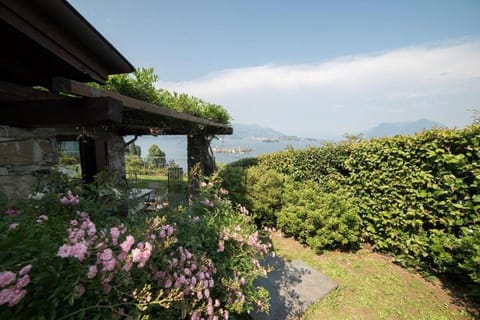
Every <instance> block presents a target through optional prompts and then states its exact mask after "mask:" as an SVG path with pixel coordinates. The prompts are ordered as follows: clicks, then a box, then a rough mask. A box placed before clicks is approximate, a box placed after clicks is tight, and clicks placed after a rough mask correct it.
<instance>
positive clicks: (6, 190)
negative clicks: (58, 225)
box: [0, 126, 58, 204]
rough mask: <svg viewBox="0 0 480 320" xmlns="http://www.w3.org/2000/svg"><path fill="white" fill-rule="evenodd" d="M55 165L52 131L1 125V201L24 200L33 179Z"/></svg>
mask: <svg viewBox="0 0 480 320" xmlns="http://www.w3.org/2000/svg"><path fill="white" fill-rule="evenodd" d="M57 162H58V155H57V142H56V139H55V129H22V128H15V127H8V126H0V199H3V200H5V199H7V200H8V203H9V204H14V203H15V202H16V201H18V200H20V199H24V198H26V197H27V196H28V194H29V193H30V191H31V188H32V186H33V185H34V184H35V182H36V179H37V178H36V176H37V175H42V174H48V172H49V171H50V168H51V167H52V166H53V165H55V164H56V163H57Z"/></svg>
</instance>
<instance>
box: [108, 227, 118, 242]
mask: <svg viewBox="0 0 480 320" xmlns="http://www.w3.org/2000/svg"><path fill="white" fill-rule="evenodd" d="M110 234H111V235H112V243H113V245H114V246H116V245H117V242H118V237H119V236H120V230H118V228H117V227H113V228H110Z"/></svg>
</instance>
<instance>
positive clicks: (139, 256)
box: [132, 248, 142, 262]
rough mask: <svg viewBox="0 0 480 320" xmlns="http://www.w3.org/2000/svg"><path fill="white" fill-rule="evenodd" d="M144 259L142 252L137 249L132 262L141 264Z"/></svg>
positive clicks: (133, 251)
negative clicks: (142, 258)
mask: <svg viewBox="0 0 480 320" xmlns="http://www.w3.org/2000/svg"><path fill="white" fill-rule="evenodd" d="M141 257H142V250H140V249H139V248H135V249H133V250H132V261H133V262H139V261H140V259H141Z"/></svg>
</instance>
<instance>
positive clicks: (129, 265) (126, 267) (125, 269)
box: [122, 262, 133, 272]
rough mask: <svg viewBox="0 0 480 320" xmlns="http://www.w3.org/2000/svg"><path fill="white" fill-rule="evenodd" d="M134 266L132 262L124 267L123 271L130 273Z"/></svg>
mask: <svg viewBox="0 0 480 320" xmlns="http://www.w3.org/2000/svg"><path fill="white" fill-rule="evenodd" d="M132 266H133V263H132V262H128V263H127V264H126V265H124V266H123V268H122V269H123V270H124V271H126V272H128V271H130V269H132Z"/></svg>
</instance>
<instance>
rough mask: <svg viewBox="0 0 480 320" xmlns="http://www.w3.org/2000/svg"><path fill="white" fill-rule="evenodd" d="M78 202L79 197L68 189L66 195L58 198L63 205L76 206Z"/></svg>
mask: <svg viewBox="0 0 480 320" xmlns="http://www.w3.org/2000/svg"><path fill="white" fill-rule="evenodd" d="M79 202H80V198H79V197H78V196H74V195H73V194H72V191H70V190H68V191H67V195H66V196H64V197H62V198H61V199H60V203H61V204H63V205H64V206H66V205H69V204H70V205H72V206H76V205H77V204H78V203H79Z"/></svg>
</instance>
